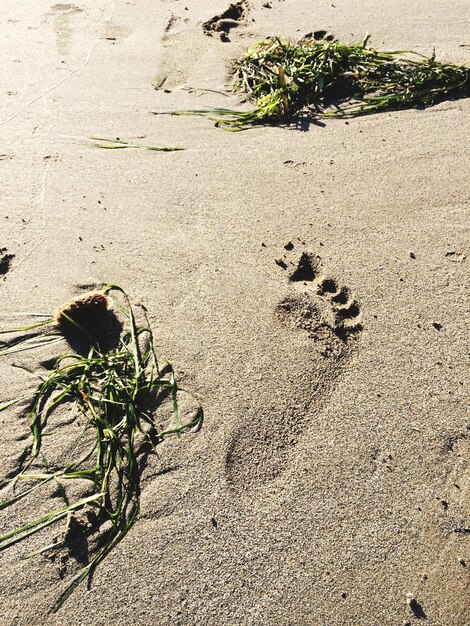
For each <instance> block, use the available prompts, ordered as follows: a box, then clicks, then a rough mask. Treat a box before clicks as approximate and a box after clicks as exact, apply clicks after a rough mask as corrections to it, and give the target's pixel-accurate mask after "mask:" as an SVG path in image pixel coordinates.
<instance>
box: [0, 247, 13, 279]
mask: <svg viewBox="0 0 470 626" xmlns="http://www.w3.org/2000/svg"><path fill="white" fill-rule="evenodd" d="M14 258H15V255H14V254H8V252H7V249H6V248H0V276H4V275H5V274H7V273H8V271H9V269H10V264H11V262H12V260H13V259H14Z"/></svg>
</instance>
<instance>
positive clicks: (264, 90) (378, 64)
mask: <svg viewBox="0 0 470 626" xmlns="http://www.w3.org/2000/svg"><path fill="white" fill-rule="evenodd" d="M367 40H368V38H367V37H366V39H365V40H364V41H363V42H362V43H354V44H345V43H341V42H339V41H335V40H333V41H327V40H322V41H318V40H316V39H312V38H304V39H302V40H301V41H299V42H298V43H291V42H289V41H287V40H286V39H283V38H281V37H269V38H268V39H266V40H264V41H261V42H259V43H257V44H256V45H255V46H254V47H253V48H251V49H250V50H248V52H247V53H246V54H245V55H244V56H243V57H242V58H241V59H240V60H239V61H238V62H237V63H236V65H235V81H234V87H233V89H234V91H240V90H242V91H244V92H245V93H246V94H248V98H249V100H250V101H253V102H255V103H256V106H255V108H254V109H252V110H249V111H236V110H232V109H206V110H201V109H199V110H198V109H195V110H191V111H182V112H173V113H172V114H178V115H204V116H207V117H209V118H210V119H211V120H213V121H215V123H216V125H217V126H220V127H223V128H226V129H227V130H244V129H246V128H250V127H253V126H254V125H259V124H272V123H288V122H289V121H292V120H293V119H295V118H296V117H298V116H307V117H342V118H345V117H356V116H360V115H368V114H372V113H379V112H382V111H393V110H399V109H407V108H413V107H425V106H429V105H432V104H435V103H437V102H439V101H441V100H443V99H451V98H460V97H468V96H469V95H470V69H469V68H468V67H466V66H462V65H452V64H450V63H440V62H438V61H436V59H435V56H434V55H433V56H432V57H430V58H427V57H424V56H422V55H420V54H418V53H416V52H413V51H409V50H402V51H388V52H380V51H377V50H374V49H373V48H369V47H367Z"/></svg>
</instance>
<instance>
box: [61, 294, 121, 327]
mask: <svg viewBox="0 0 470 626" xmlns="http://www.w3.org/2000/svg"><path fill="white" fill-rule="evenodd" d="M109 309H110V300H109V298H108V296H107V295H105V294H104V293H103V292H101V291H90V292H88V293H86V294H84V295H82V296H77V297H76V298H73V299H72V300H70V301H69V302H67V304H64V306H62V307H60V308H59V309H58V311H57V312H56V314H55V316H54V320H55V323H56V325H57V327H58V328H59V329H60V330H62V331H66V330H68V331H70V330H71V329H72V328H73V327H75V325H77V326H79V327H80V328H83V329H84V330H86V331H87V332H88V333H90V334H92V335H93V334H94V331H96V330H97V329H98V328H99V327H100V326H101V325H102V323H103V320H104V319H105V317H106V315H107V314H108V311H109Z"/></svg>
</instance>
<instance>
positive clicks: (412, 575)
mask: <svg viewBox="0 0 470 626" xmlns="http://www.w3.org/2000/svg"><path fill="white" fill-rule="evenodd" d="M264 4H266V3H263V2H261V0H250V2H249V6H247V9H246V11H245V14H244V17H243V19H242V20H241V23H240V25H239V26H238V27H236V28H231V29H230V30H229V33H228V39H229V41H225V42H224V41H221V39H220V37H219V35H218V33H217V32H214V33H213V36H209V35H207V34H204V32H203V28H202V24H203V23H204V22H207V21H209V20H211V18H213V17H214V16H216V15H220V14H222V13H223V11H224V10H225V9H226V8H227V6H228V4H227V2H225V1H222V0H217V1H216V0H206V1H204V2H203V1H202V0H184V1H183V0H173V1H169V0H140V1H139V2H125V1H124V0H117V1H115V2H111V1H103V0H96V1H94V2H92V1H91V0H79V1H78V2H77V3H76V4H68V3H67V4H66V3H60V4H59V3H56V4H53V3H49V2H46V1H44V0H35V1H34V2H33V1H31V0H29V1H25V2H21V3H20V2H16V1H14V0H4V2H3V6H2V16H1V21H0V32H1V37H0V48H1V51H2V59H3V61H2V73H3V80H2V90H1V94H0V98H1V105H0V107H1V108H0V111H1V115H0V141H1V144H0V145H1V148H0V153H1V154H0V172H1V180H2V196H1V200H0V203H1V211H0V224H1V230H0V233H1V239H0V246H1V247H2V248H6V250H5V251H3V252H2V256H3V255H5V254H9V255H14V257H12V258H9V259H8V262H7V263H6V265H8V268H7V271H6V272H5V273H4V275H3V276H2V278H3V280H2V282H1V283H0V290H1V296H2V312H1V313H2V320H1V324H2V326H3V327H4V326H6V325H8V324H9V323H10V321H11V320H12V314H13V313H14V312H19V311H25V312H32V311H36V312H53V311H54V310H55V309H56V308H57V307H58V306H59V305H60V304H62V303H63V302H65V301H67V300H69V298H70V297H71V296H73V295H75V294H78V293H81V291H83V289H84V288H85V289H86V288H87V286H90V287H93V286H95V285H100V284H103V283H106V282H115V283H118V284H119V285H121V286H123V287H124V288H125V289H126V290H127V291H128V292H129V294H130V296H131V298H132V299H133V301H135V302H136V301H142V302H143V303H144V304H145V305H146V307H147V308H148V311H149V315H150V318H151V320H152V324H153V327H154V330H155V335H156V343H157V351H158V354H160V355H162V356H164V357H166V358H168V359H170V360H171V362H172V363H173V364H174V366H175V367H176V369H177V371H178V372H179V374H180V376H181V378H182V380H183V382H184V385H185V386H186V387H187V388H189V389H191V390H192V391H193V392H194V393H196V394H197V396H198V397H199V399H200V400H201V402H202V404H203V406H204V409H205V418H206V419H205V424H204V427H203V429H202V430H201V432H200V433H198V434H196V435H189V436H187V437H185V438H182V439H181V440H179V441H168V442H166V443H165V444H163V445H161V446H160V449H159V454H158V457H154V458H153V459H151V460H150V463H149V466H148V468H147V469H146V471H145V473H144V475H143V477H142V481H143V492H142V510H141V514H140V518H139V520H138V521H137V523H136V524H135V526H134V527H133V528H132V530H131V532H130V533H129V534H128V535H127V537H126V538H125V539H124V540H123V541H122V542H121V543H120V544H119V545H118V546H117V547H116V548H115V549H114V551H113V552H112V553H111V554H110V555H109V556H108V558H107V559H106V560H105V561H104V562H103V563H102V564H101V565H100V566H99V567H98V569H97V570H96V572H95V575H94V577H93V580H92V582H91V585H90V586H89V588H88V589H87V587H86V585H82V586H81V587H80V588H79V589H78V590H77V591H76V592H75V593H74V594H73V595H72V596H71V597H70V599H69V600H68V601H67V603H66V604H65V605H64V607H63V608H62V609H61V611H60V612H59V613H57V614H56V615H54V616H50V615H48V614H47V611H48V609H49V607H50V605H51V602H52V600H53V599H55V598H56V597H57V595H58V594H59V593H60V591H61V590H62V589H63V588H64V586H65V584H66V582H67V580H69V579H70V576H71V575H72V574H73V572H74V571H76V569H77V567H78V564H76V563H74V562H73V559H71V560H70V561H69V563H68V565H67V568H66V571H65V572H64V571H62V576H63V578H61V577H60V573H61V570H60V568H59V567H58V564H57V562H53V561H51V560H50V559H47V558H45V557H43V556H39V557H37V558H36V559H31V560H27V561H21V560H19V558H18V557H19V555H20V554H21V553H22V552H23V551H24V547H22V546H16V547H15V548H12V549H11V550H8V551H6V552H4V553H2V554H1V563H2V565H1V569H0V590H1V605H2V606H1V610H0V623H1V624H2V625H3V624H5V625H16V626H20V625H28V626H31V624H42V623H47V624H51V625H65V624H67V625H74V626H78V625H86V626H98V625H100V626H105V625H106V626H108V625H113V626H117V625H130V624H133V625H134V624H139V625H147V624H158V625H161V626H163V625H166V624H173V625H175V624H178V625H181V626H183V625H184V626H186V625H192V624H203V625H207V626H208V625H214V626H216V625H217V626H219V625H222V624H223V625H232V624H240V625H243V626H246V625H255V624H256V625H266V624H269V625H287V624H289V625H304V624H305V625H312V626H319V625H325V626H340V625H348V626H349V625H351V626H353V625H360V626H372V625H374V626H376V625H384V626H397V625H405V624H415V623H423V624H433V625H435V626H464V625H465V624H469V623H470V602H469V589H470V586H469V578H468V571H469V563H470V544H469V538H468V535H465V534H464V533H459V532H455V529H458V528H468V526H469V515H470V504H469V503H470V481H469V472H468V464H469V458H470V439H469V430H468V428H469V422H468V387H467V385H468V382H469V361H468V337H469V330H470V329H469V315H468V313H469V309H470V306H469V305H470V302H469V296H468V293H469V292H468V287H469V263H470V243H469V242H470V239H469V223H470V222H469V202H470V190H469V185H468V163H469V156H470V152H469V145H468V137H469V136H470V122H469V120H470V115H469V113H470V101H469V100H459V101H453V102H444V103H441V104H440V105H438V106H435V107H432V108H429V109H427V110H420V111H418V110H410V111H402V112H397V113H384V114H381V115H375V116H370V117H367V118H361V119H354V120H350V121H349V122H345V121H340V120H332V121H328V122H327V123H325V124H324V125H323V124H321V125H319V124H316V123H312V124H310V126H309V127H305V126H304V127H302V128H294V127H292V128H256V129H254V130H250V131H248V132H244V133H228V132H225V131H222V130H220V129H217V128H215V127H214V126H213V124H211V123H210V122H209V121H208V120H206V119H202V118H175V117H166V116H158V117H156V116H154V115H152V114H151V112H152V111H156V110H160V111H161V110H167V111H168V110H172V109H183V108H188V107H190V108H195V107H204V106H236V105H237V102H238V100H237V98H232V97H230V98H228V97H226V96H224V95H221V94H217V93H213V92H210V91H203V89H212V90H216V91H217V90H220V89H221V88H223V87H224V86H226V85H227V83H228V80H229V79H228V67H229V63H230V60H231V59H233V58H236V57H237V56H238V55H239V54H240V53H241V52H242V51H243V49H245V48H246V47H247V46H249V45H250V44H251V43H254V42H255V41H257V40H258V39H260V38H261V37H263V36H267V35H271V34H282V35H284V36H287V37H293V38H298V37H300V36H302V35H304V34H305V33H307V32H311V31H313V30H317V29H325V30H327V31H328V32H331V33H333V34H334V35H336V36H337V37H338V38H340V39H343V40H345V41H360V40H362V39H363V37H364V35H365V33H366V32H369V33H370V35H371V39H370V43H371V45H372V46H374V47H377V48H383V49H397V48H398V49H404V48H405V49H406V48H412V49H415V50H417V51H419V52H423V53H426V54H429V53H431V52H432V49H433V47H435V48H436V55H437V57H438V58H439V59H442V60H448V61H451V62H464V61H465V60H468V58H469V56H470V48H469V45H470V42H469V40H468V20H466V19H465V17H466V15H467V14H468V3H467V2H464V1H460V2H454V3H452V5H450V4H449V3H443V2H431V3H429V2H424V1H422V0H413V2H411V3H410V2H403V1H402V0H395V1H390V2H387V3H381V2H378V0H367V1H363V2H359V1H357V0H349V1H347V2H346V1H345V0H333V1H331V0H329V1H328V2H326V1H325V2H323V1H321V2H320V1H319V0H318V1H315V2H311V1H307V0H295V1H294V0H285V1H281V0H270V2H269V3H267V4H269V7H267V6H264ZM156 76H166V77H167V78H166V82H165V83H164V86H163V87H164V89H167V90H168V93H166V92H165V91H164V89H160V90H155V89H153V88H152V86H151V81H152V79H154V78H155V77H156ZM183 88H186V89H183ZM187 88H191V89H190V90H189V91H188V89H187ZM89 136H102V137H120V138H121V139H124V140H127V141H140V142H142V143H150V144H157V145H161V144H162V145H175V146H185V147H187V150H186V151H184V152H175V153H158V152H146V151H141V150H108V151H106V150H99V149H98V148H94V147H92V146H90V145H87V144H86V142H83V141H82V140H81V139H80V138H82V137H89ZM286 248H287V249H286ZM302 259H303V264H304V268H305V263H307V265H308V264H310V265H309V267H310V269H308V268H307V269H308V271H307V275H306V276H305V274H302V272H301V277H302V279H301V280H296V279H295V277H296V269H298V267H299V262H300V261H301V260H302ZM276 260H277V261H279V260H281V261H283V263H285V265H286V268H283V267H281V266H280V265H279V264H278V263H276ZM281 265H282V263H281ZM2 267H3V265H2ZM297 278H298V273H297ZM304 279H305V280H304ZM325 280H326V281H327V282H326V283H325ZM332 281H334V282H332ZM333 284H334V287H335V289H336V290H337V291H341V289H342V291H341V293H342V294H343V296H344V298H343V300H344V301H343V302H335V301H334V299H333V298H332V292H331V291H329V286H331V285H333ZM339 309H342V310H343V313H340V314H339V315H343V317H346V327H347V329H346V331H345V332H343V334H342V335H341V333H340V335H341V336H338V334H336V333H335V331H334V329H335V326H334V325H335V324H336V321H335V320H337V319H338V310H339ZM344 311H346V314H345V313H344ZM50 352H51V351H47V350H46V349H42V350H39V351H37V352H27V353H22V354H21V355H20V354H18V355H13V356H10V357H8V358H3V359H2V360H1V361H0V385H1V389H2V393H1V396H2V397H1V400H2V401H3V400H7V399H10V398H11V397H14V396H15V394H18V393H24V390H25V389H26V393H31V392H32V391H33V390H34V388H35V385H36V384H37V381H38V378H37V374H38V373H41V372H43V371H44V370H43V369H42V366H41V363H42V362H44V361H45V360H46V359H47V358H50V357H51V354H50ZM0 420H1V428H2V435H3V436H2V443H1V444H0V459H1V478H2V482H3V481H4V479H5V477H6V476H8V474H9V473H11V472H14V471H15V468H16V467H18V463H19V458H20V455H21V452H22V450H23V449H24V446H25V439H24V437H26V436H27V432H28V429H27V425H26V424H25V421H24V419H23V420H22V419H21V412H20V411H19V409H13V408H12V409H11V410H10V411H6V412H3V413H1V414H0ZM161 470H170V471H166V472H164V473H161V474H159V472H161ZM41 506H42V507H44V506H47V503H44V501H41V500H40V499H37V500H33V501H32V502H30V503H29V504H25V505H24V507H22V508H21V507H20V509H19V510H18V512H17V513H16V517H15V513H13V511H12V510H11V509H7V510H5V511H4V512H2V519H1V527H2V528H4V529H5V530H7V529H9V528H11V527H12V524H14V523H15V521H16V522H19V521H21V520H24V521H25V520H27V519H28V516H29V515H31V513H34V512H35V511H36V508H35V507H38V509H37V510H41V509H40V507H41ZM28 507H29V508H28ZM31 507H33V509H32V508H31ZM43 541H44V538H41V537H40V536H36V537H35V538H33V539H31V540H30V541H29V543H28V549H35V548H38V547H40V546H41V545H43ZM74 568H75V569H74Z"/></svg>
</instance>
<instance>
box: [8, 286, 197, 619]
mask: <svg viewBox="0 0 470 626" xmlns="http://www.w3.org/2000/svg"><path fill="white" fill-rule="evenodd" d="M111 293H112V294H114V295H117V296H118V297H119V298H120V301H117V300H114V299H113V300H111V298H110V294H111ZM112 303H114V307H116V309H117V311H118V313H119V314H120V315H121V316H122V318H123V320H124V331H123V333H122V335H120V336H119V341H118V344H117V346H116V347H114V348H113V349H111V350H109V351H105V350H103V348H102V346H101V341H100V337H99V333H95V332H94V328H95V321H96V320H98V322H100V321H102V320H103V319H104V318H105V317H106V316H107V315H109V314H111V313H112V314H114V313H113V310H114V309H113V308H112V307H113V304H112ZM142 313H143V317H144V322H143V323H142V324H138V323H137V321H136V316H135V314H134V310H133V307H132V306H131V304H130V302H129V299H128V296H127V295H126V293H125V292H124V291H123V290H122V289H121V288H120V287H118V286H117V285H107V286H106V287H104V288H103V290H101V291H99V292H92V293H91V294H88V295H85V296H81V297H79V298H77V299H75V300H72V301H71V302H70V303H68V304H67V305H66V306H64V307H62V308H61V309H60V310H59V311H58V313H57V314H56V315H55V316H54V317H51V318H49V319H46V320H44V321H43V322H39V323H37V324H33V325H31V326H27V327H23V328H22V329H14V331H21V332H29V331H31V330H32V331H34V332H36V331H37V330H38V329H44V331H45V332H44V335H43V341H46V340H47V339H48V338H51V337H52V338H54V339H56V340H57V339H64V338H65V337H68V336H70V333H71V332H73V333H75V332H76V333H78V334H80V339H81V340H83V339H84V338H85V340H86V344H87V347H88V348H87V352H86V354H84V355H81V354H77V353H76V352H70V353H67V354H64V355H62V356H61V357H59V358H58V359H57V361H56V362H55V365H54V367H53V369H52V370H51V371H50V372H49V373H48V375H47V377H44V378H42V382H41V384H40V385H39V387H38V389H37V391H36V393H35V395H34V397H33V399H32V401H31V402H30V405H29V408H28V410H27V415H26V417H27V419H28V422H29V426H30V429H31V444H30V447H29V449H28V454H27V456H26V458H25V460H24V462H23V464H22V467H21V470H20V471H19V473H18V474H17V475H16V476H15V477H14V478H13V479H12V480H11V481H10V483H9V485H7V487H6V489H8V487H10V492H11V493H10V495H9V497H8V498H6V499H4V500H3V502H1V503H0V509H6V508H8V507H10V506H12V505H14V504H15V503H16V502H18V501H19V500H21V499H23V498H26V497H27V496H28V495H30V494H31V493H32V492H33V491H37V490H39V489H41V487H44V486H45V485H47V484H49V483H51V482H52V481H54V482H55V483H56V484H57V485H61V486H62V485H63V484H65V483H66V482H68V481H74V480H80V481H83V480H85V481H88V482H89V483H90V487H91V489H92V494H91V495H87V496H86V497H81V498H78V499H77V500H76V501H73V502H70V501H68V500H67V499H66V498H65V506H63V507H61V508H59V509H56V510H54V511H51V512H48V513H45V514H43V515H40V516H38V517H36V518H35V519H32V520H30V521H28V522H27V523H25V524H22V525H21V526H19V527H17V528H14V529H13V530H11V531H9V532H7V533H6V534H4V535H3V536H1V537H0V550H5V549H7V548H9V547H10V546H12V545H14V544H17V543H18V542H21V541H23V540H24V539H26V538H28V537H30V536H31V535H33V534H34V533H37V532H40V531H41V530H44V529H45V528H47V527H49V526H51V525H53V524H56V523H57V522H59V521H61V520H65V519H66V518H67V519H68V520H69V519H70V516H71V515H73V514H74V513H75V512H77V511H81V510H84V509H86V510H87V511H88V513H89V514H90V515H91V516H92V518H93V519H94V524H93V528H92V529H91V530H89V531H87V532H90V533H91V532H93V529H94V530H96V528H97V527H98V526H102V524H103V523H106V522H107V523H108V525H109V526H110V528H109V529H108V531H107V532H106V535H105V537H104V539H103V541H102V542H101V546H100V547H99V548H98V549H97V551H96V552H95V553H94V554H93V555H92V556H91V558H90V559H89V562H88V563H87V564H86V566H85V567H83V568H82V569H81V570H80V571H79V572H78V573H77V574H76V575H75V577H74V578H73V579H72V580H71V581H69V583H68V584H67V586H66V588H65V590H64V591H63V592H62V593H61V595H60V596H59V597H58V598H57V599H56V600H55V602H54V603H53V605H52V607H51V611H52V612H55V611H57V610H58V609H59V608H60V606H61V605H62V604H63V603H64V602H65V600H66V599H67V598H68V597H69V596H70V594H71V593H72V592H73V591H74V589H76V587H77V586H78V585H79V584H80V583H81V582H82V581H83V580H84V579H85V578H87V577H88V576H90V575H91V574H92V572H93V570H94V569H95V568H96V566H97V565H98V564H99V563H100V562H101V561H102V560H103V559H104V558H105V557H106V556H107V555H108V554H109V552H110V551H111V550H112V549H113V548H114V547H115V546H116V545H117V544H118V543H119V542H120V541H121V540H122V539H123V537H124V536H125V535H126V534H127V532H128V531H129V529H130V528H131V527H132V526H133V524H134V523H135V521H136V519H137V516H138V513H139V507H140V475H141V464H142V459H143V458H144V455H146V454H149V453H152V452H155V450H156V447H157V446H158V444H160V443H161V442H162V441H163V440H164V439H165V438H166V437H169V436H176V437H180V436H181V434H182V433H184V432H187V431H195V430H198V429H199V428H200V426H201V424H202V420H203V410H202V407H201V406H200V405H199V404H198V403H196V405H195V406H196V407H197V408H195V409H194V411H192V413H191V414H190V416H189V417H188V419H187V420H183V419H182V417H181V415H180V409H179V397H180V394H182V393H186V394H187V393H188V392H186V391H185V390H184V389H183V388H182V387H180V385H179V384H178V382H177V380H176V375H175V371H174V369H173V367H172V366H171V365H170V364H169V363H168V362H166V361H164V362H159V361H158V360H157V357H156V353H155V349H154V340H153V333H152V330H151V327H150V324H149V322H148V317H147V314H146V310H145V308H143V307H142ZM96 327H97V328H98V327H99V323H98V324H97V326H96ZM14 331H13V330H12V331H6V332H14ZM3 332H5V331H3ZM38 341H39V340H38V338H37V337H34V338H33V339H32V341H31V338H30V337H28V336H25V337H23V338H22V340H21V341H20V342H16V343H13V345H10V346H9V347H7V348H6V349H4V350H3V351H2V354H11V353H12V352H14V351H15V350H16V351H18V350H21V349H31V348H33V347H36V345H37V344H38ZM25 344H26V347H25ZM41 345H43V344H41ZM20 400H21V398H18V399H14V400H9V401H6V402H5V403H3V404H2V405H1V406H0V411H1V410H5V409H6V408H8V407H9V406H11V405H12V404H14V403H15V402H18V401H20ZM165 402H167V403H169V404H170V406H171V411H170V412H171V414H172V417H171V421H170V423H169V425H168V426H167V427H159V426H158V422H159V421H160V420H161V417H160V413H159V409H160V408H161V407H162V406H163V404H164V403H165ZM59 408H60V409H61V410H62V411H63V410H67V411H70V412H71V413H72V414H73V415H77V414H78V415H80V416H81V423H82V424H83V426H82V431H81V434H80V435H79V437H78V438H77V440H76V441H75V443H74V445H73V447H72V449H71V450H69V452H68V458H67V461H66V462H65V463H64V464H63V466H61V467H54V468H53V469H52V468H50V467H48V466H47V464H46V465H44V462H43V461H41V458H42V459H44V458H45V456H44V448H45V438H46V436H47V435H48V434H49V433H48V421H49V420H50V418H51V416H52V415H53V413H54V412H55V411H56V410H58V409H59ZM90 433H91V435H92V436H91V437H90V436H89V435H90ZM87 441H89V442H90V443H89V445H88V444H87V443H86V442H87ZM84 442H85V444H84ZM79 444H80V445H79ZM83 447H85V449H83ZM79 449H80V453H78V452H77V450H79ZM24 482H26V484H27V485H28V487H27V488H25V489H23V490H20V491H19V492H18V493H17V492H16V487H17V485H18V484H20V483H24ZM65 545H66V542H65ZM63 546H64V542H63V541H62V542H60V541H58V542H56V543H52V544H49V545H46V546H44V547H42V548H40V549H38V550H34V551H33V552H30V553H27V554H25V555H23V558H30V557H33V556H37V555H39V554H43V553H53V552H54V550H57V549H58V548H61V547H63Z"/></svg>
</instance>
